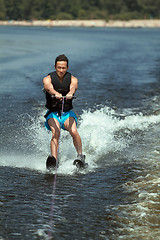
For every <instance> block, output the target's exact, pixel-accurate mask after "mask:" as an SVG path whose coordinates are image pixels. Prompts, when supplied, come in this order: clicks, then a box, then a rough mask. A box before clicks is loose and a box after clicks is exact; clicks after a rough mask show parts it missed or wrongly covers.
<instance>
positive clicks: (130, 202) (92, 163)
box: [0, 26, 160, 240]
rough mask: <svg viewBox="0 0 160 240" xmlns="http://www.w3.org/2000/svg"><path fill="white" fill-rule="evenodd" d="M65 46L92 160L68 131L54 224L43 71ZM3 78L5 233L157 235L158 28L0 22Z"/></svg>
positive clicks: (20, 239)
mask: <svg viewBox="0 0 160 240" xmlns="http://www.w3.org/2000/svg"><path fill="white" fill-rule="evenodd" d="M62 53H65V54H66V55H67V56H68V58H69V61H70V62H69V66H70V68H69V71H70V72H71V73H72V74H73V75H74V76H75V77H77V78H78V80H79V89H78V91H77V93H76V96H77V99H76V100H74V110H75V112H76V114H77V116H78V131H79V133H80V136H81V138H82V141H83V150H84V154H85V155H86V162H87V163H88V164H89V167H88V169H87V170H86V171H83V172H81V173H77V172H76V171H75V167H74V166H73V165H72V162H73V160H74V159H75V156H76V152H75V149H74V147H73V144H72V139H71V137H70V136H69V135H68V133H66V132H65V131H62V134H61V139H60V150H59V161H60V166H59V168H58V173H57V182H56V193H55V201H54V206H53V207H54V212H53V224H52V225H51V226H50V213H51V210H50V209H51V202H52V189H53V182H54V173H53V174H49V173H47V172H46V169H45V161H46V158H47V156H48V155H49V154H50V139H51V133H48V132H47V130H46V129H45V127H44V121H45V119H44V117H43V115H44V113H45V112H46V109H45V107H44V105H45V98H44V95H43V92H42V88H43V84H42V79H43V77H44V76H46V75H47V74H48V73H49V72H51V71H52V70H54V60H55V57H56V56H57V55H59V54H62ZM0 82H1V88H0V110H1V116H0V122H1V124H0V132H1V138H0V151H1V154H0V175H1V182H0V191H1V192H0V217H1V224H0V239H2V240H7V239H8V240H12V239H15V240H30V239H40V240H41V239H48V236H49V235H48V232H49V229H50V227H51V239H56V240H61V239H62V240H63V239H65V240H70V239H74V240H81V239H87V240H89V239H90V240H97V239H102V240H103V239H104V240H108V239H109V240H118V239H125V240H129V239H144V240H146V239H154V240H158V239H159V237H160V222H159V214H160V203H159V184H160V174H159V168H160V163H159V160H160V138H159V136H160V110H159V109H160V108H159V107H160V95H159V94H160V29H145V28H137V29H123V28H122V29H116V28H113V29H112V28H108V29H107V28H46V27H9V26H1V27H0Z"/></svg>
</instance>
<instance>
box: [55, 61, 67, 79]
mask: <svg viewBox="0 0 160 240" xmlns="http://www.w3.org/2000/svg"><path fill="white" fill-rule="evenodd" d="M55 69H56V72H57V75H58V77H59V78H63V77H64V75H65V74H66V72H67V70H68V66H67V62H66V61H58V62H57V63H56V65H55Z"/></svg>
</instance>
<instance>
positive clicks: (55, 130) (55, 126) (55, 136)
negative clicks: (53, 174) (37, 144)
mask: <svg viewBox="0 0 160 240" xmlns="http://www.w3.org/2000/svg"><path fill="white" fill-rule="evenodd" d="M48 124H49V126H50V128H51V131H52V139H51V155H52V156H54V157H55V158H56V159H57V153H58V141H59V136H60V125H59V122H58V121H57V120H56V119H54V118H50V119H49V120H48Z"/></svg>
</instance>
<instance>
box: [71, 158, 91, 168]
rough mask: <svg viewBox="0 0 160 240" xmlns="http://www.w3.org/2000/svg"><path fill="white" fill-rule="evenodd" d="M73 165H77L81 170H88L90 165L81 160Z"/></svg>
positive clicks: (77, 160)
mask: <svg viewBox="0 0 160 240" xmlns="http://www.w3.org/2000/svg"><path fill="white" fill-rule="evenodd" d="M73 165H75V166H76V167H77V168H78V169H80V170H83V169H86V168H87V167H88V163H85V162H84V161H81V160H79V159H76V160H74V162H73Z"/></svg>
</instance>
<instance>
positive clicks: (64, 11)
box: [0, 0, 160, 20]
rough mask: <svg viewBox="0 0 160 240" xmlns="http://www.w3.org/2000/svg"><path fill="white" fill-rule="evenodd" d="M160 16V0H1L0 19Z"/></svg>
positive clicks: (123, 18)
mask: <svg viewBox="0 0 160 240" xmlns="http://www.w3.org/2000/svg"><path fill="white" fill-rule="evenodd" d="M144 18H147V19H148V18H160V0H0V20H34V19H38V20H44V19H45V20H46V19H52V20H55V19H59V20H62V19H63V20H72V19H84V20H85V19H105V20H109V19H113V20H114V19H119V20H129V19H144Z"/></svg>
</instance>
